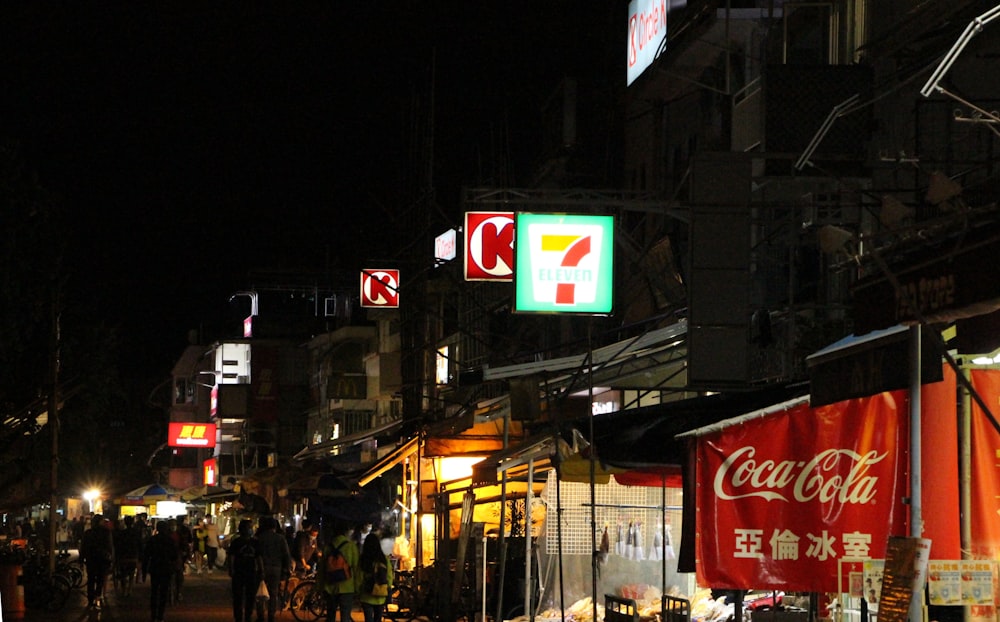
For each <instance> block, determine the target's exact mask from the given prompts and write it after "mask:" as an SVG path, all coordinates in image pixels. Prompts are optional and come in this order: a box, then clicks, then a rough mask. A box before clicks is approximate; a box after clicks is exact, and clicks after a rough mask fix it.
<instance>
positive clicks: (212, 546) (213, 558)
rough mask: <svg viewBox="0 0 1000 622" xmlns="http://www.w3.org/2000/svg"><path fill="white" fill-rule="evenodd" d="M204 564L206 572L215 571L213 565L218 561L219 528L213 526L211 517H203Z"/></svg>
mask: <svg viewBox="0 0 1000 622" xmlns="http://www.w3.org/2000/svg"><path fill="white" fill-rule="evenodd" d="M205 533H206V534H207V535H206V536H205V562H206V563H207V564H208V572H212V571H213V570H215V564H216V563H217V562H218V560H219V526H218V525H216V524H215V519H214V518H212V516H211V515H209V516H206V517H205Z"/></svg>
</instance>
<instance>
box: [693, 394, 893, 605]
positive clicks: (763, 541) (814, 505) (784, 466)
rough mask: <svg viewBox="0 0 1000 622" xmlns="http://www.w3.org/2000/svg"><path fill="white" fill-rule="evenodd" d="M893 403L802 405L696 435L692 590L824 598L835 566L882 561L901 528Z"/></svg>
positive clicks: (882, 399)
mask: <svg viewBox="0 0 1000 622" xmlns="http://www.w3.org/2000/svg"><path fill="white" fill-rule="evenodd" d="M904 398H905V392H903V391H895V392H891V393H882V394H880V395H877V396H874V397H869V398H861V399H854V400H847V401H843V402H837V403H835V404H830V405H827V406H822V407H819V408H812V407H811V406H810V405H809V403H808V402H807V401H802V402H798V403H797V405H795V406H793V407H791V408H790V409H788V410H778V411H774V412H770V413H768V414H766V415H763V416H761V417H760V418H757V419H753V420H749V421H746V422H744V423H739V424H734V425H730V426H727V427H722V428H720V429H719V430H718V431H711V432H708V433H706V434H705V435H703V436H700V437H699V438H698V439H697V441H696V457H697V466H696V480H697V482H698V487H697V493H696V499H697V512H696V516H697V519H696V522H697V534H696V537H697V545H696V553H697V558H698V565H697V576H698V584H699V585H707V586H712V587H714V588H725V589H747V588H750V587H754V586H766V587H768V588H770V589H783V590H787V591H799V592H834V591H838V589H837V588H838V586H837V563H838V560H840V559H842V558H844V557H867V558H872V559H881V558H884V556H885V546H886V541H887V538H888V536H890V535H898V534H903V533H905V530H906V522H905V519H906V515H905V510H904V507H903V505H902V498H903V497H904V496H905V491H906V485H907V469H906V466H907V464H908V452H907V447H908V441H907V439H908V425H907V423H908V418H907V411H906V407H905V399H904Z"/></svg>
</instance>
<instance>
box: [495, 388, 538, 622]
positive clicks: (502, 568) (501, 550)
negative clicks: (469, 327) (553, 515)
mask: <svg viewBox="0 0 1000 622" xmlns="http://www.w3.org/2000/svg"><path fill="white" fill-rule="evenodd" d="M509 445H510V409H509V408H508V409H507V412H506V413H505V414H504V416H503V448H504V449H507V447H508V446H509ZM528 486H531V483H530V482H529V483H528ZM506 522H507V469H504V471H503V475H502V476H501V478H500V536H499V538H500V539H499V540H497V578H496V581H494V585H496V598H497V607H496V614H497V615H496V619H497V620H503V590H504V585H503V584H504V578H505V576H506V574H507V538H506V529H505V523H506ZM510 524H511V527H513V526H514V521H513V517H512V519H511V523H510ZM483 560H484V562H485V560H486V549H483ZM484 567H485V563H484ZM483 593H484V596H483V622H486V605H485V599H486V596H485V593H486V584H485V583H483Z"/></svg>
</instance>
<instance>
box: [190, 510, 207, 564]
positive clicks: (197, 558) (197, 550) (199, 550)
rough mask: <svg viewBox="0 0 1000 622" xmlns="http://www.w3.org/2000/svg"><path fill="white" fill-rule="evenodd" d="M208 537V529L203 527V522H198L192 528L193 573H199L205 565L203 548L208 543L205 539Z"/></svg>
mask: <svg viewBox="0 0 1000 622" xmlns="http://www.w3.org/2000/svg"><path fill="white" fill-rule="evenodd" d="M207 539H208V530H207V529H205V523H203V522H199V523H198V524H197V526H195V528H194V541H193V543H192V547H191V548H192V558H193V559H194V573H195V574H201V572H202V570H203V569H204V567H205V555H206V554H207V553H206V552H205V549H206V548H207V547H208V545H207V544H206V543H205V540H207Z"/></svg>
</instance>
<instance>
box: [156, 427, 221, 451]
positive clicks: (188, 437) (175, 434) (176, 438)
mask: <svg viewBox="0 0 1000 622" xmlns="http://www.w3.org/2000/svg"><path fill="white" fill-rule="evenodd" d="M167 445H169V446H170V447H215V424H214V423H187V422H178V421H171V422H170V427H169V429H168V430H167Z"/></svg>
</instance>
